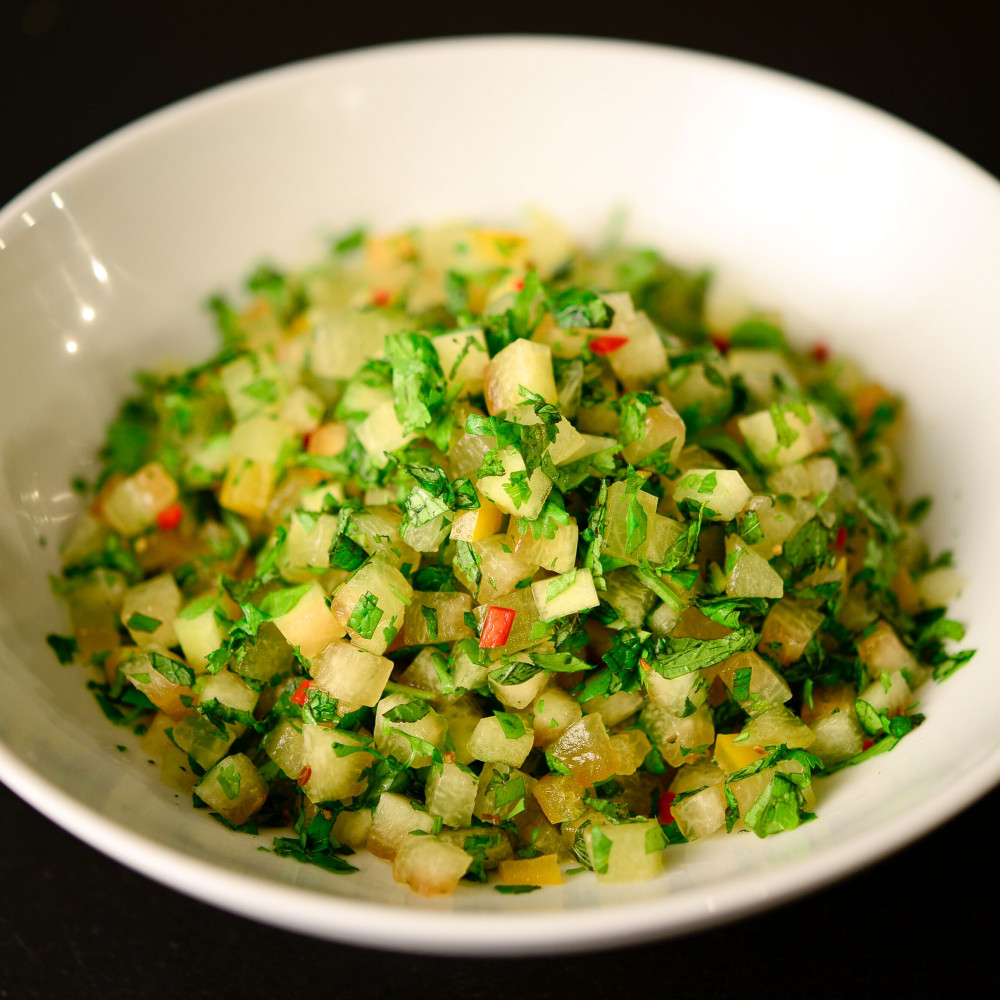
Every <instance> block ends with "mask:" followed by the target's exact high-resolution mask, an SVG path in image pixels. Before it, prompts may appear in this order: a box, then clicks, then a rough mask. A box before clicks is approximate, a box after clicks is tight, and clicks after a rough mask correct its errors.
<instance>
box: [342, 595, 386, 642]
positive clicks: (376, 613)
mask: <svg viewBox="0 0 1000 1000" xmlns="http://www.w3.org/2000/svg"><path fill="white" fill-rule="evenodd" d="M382 615H383V611H382V609H381V608H380V607H379V606H378V598H377V597H376V596H375V595H374V594H373V593H371V591H368V590H366V591H365V592H364V593H363V594H362V595H361V597H359V598H358V603H357V604H355V605H354V610H353V611H352V612H351V617H350V618H348V619H347V627H348V628H349V629H352V630H353V631H355V632H357V633H358V635H360V636H361V638H362V639H370V638H371V637H372V636H373V635H374V634H375V629H376V628H378V623H379V622H380V621H381V620H382Z"/></svg>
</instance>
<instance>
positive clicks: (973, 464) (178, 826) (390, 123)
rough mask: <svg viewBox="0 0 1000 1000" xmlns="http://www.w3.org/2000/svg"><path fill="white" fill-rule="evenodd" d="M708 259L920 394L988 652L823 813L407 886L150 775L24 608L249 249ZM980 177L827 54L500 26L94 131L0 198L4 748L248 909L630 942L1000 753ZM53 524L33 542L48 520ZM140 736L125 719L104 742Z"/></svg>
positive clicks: (831, 866)
mask: <svg viewBox="0 0 1000 1000" xmlns="http://www.w3.org/2000/svg"><path fill="white" fill-rule="evenodd" d="M529 203H537V204H539V205H542V206H545V207H546V208H548V209H550V210H551V211H552V212H553V213H554V214H556V215H557V216H559V217H561V218H562V219H564V220H566V221H567V222H568V223H569V224H570V225H571V227H572V228H573V229H574V230H575V231H577V232H578V233H580V234H581V235H583V236H585V237H586V236H594V235H595V234H596V233H597V232H598V230H599V228H600V226H601V224H602V223H603V222H604V221H605V220H606V218H607V216H608V213H609V211H610V210H611V209H612V208H613V207H614V206H616V205H620V204H623V205H627V206H628V207H630V208H631V210H632V215H631V218H632V225H631V235H632V236H634V237H636V238H643V239H647V240H649V241H651V242H653V243H655V244H656V245H657V246H659V247H661V248H662V249H663V250H664V251H666V252H667V253H668V254H670V255H672V256H674V257H675V258H677V259H679V260H681V261H684V262H688V263H697V264H701V263H710V264H713V265H715V266H717V268H718V270H719V272H721V273H722V274H723V275H724V276H726V277H727V278H728V279H730V280H731V281H733V282H734V283H736V284H738V285H742V286H744V287H745V288H747V289H751V290H753V293H754V295H755V298H756V300H757V301H758V303H760V304H762V305H768V306H774V307H778V308H780V309H781V310H783V311H784V313H785V315H786V317H787V318H788V321H789V323H790V326H791V329H792V330H793V331H797V333H798V335H799V337H800V338H802V339H803V340H805V339H806V338H811V337H814V336H817V335H818V334H820V333H821V334H822V336H823V337H824V338H825V339H826V340H827V342H828V343H829V344H830V345H831V346H832V348H833V349H834V350H836V351H845V352H849V353H851V354H854V355H856V356H857V357H858V358H860V359H862V360H863V362H864V363H865V364H866V365H867V367H868V368H869V369H870V370H871V371H872V372H873V373H875V375H877V376H878V377H879V378H881V379H882V380H883V381H884V382H885V383H886V384H888V385H890V386H893V387H895V388H898V389H900V390H902V391H903V393H904V394H905V395H906V396H907V397H908V399H909V401H910V403H911V404H912V418H911V421H910V434H909V447H908V463H909V464H908V477H907V479H908V491H909V492H910V493H911V494H912V495H917V494H919V493H922V492H934V493H935V494H936V496H937V498H938V503H937V505H936V507H935V508H934V512H933V514H932V516H931V519H930V521H929V528H930V534H931V536H932V538H933V539H934V541H935V543H936V544H938V545H939V546H941V547H944V546H950V547H953V548H954V549H955V552H956V557H957V561H958V563H959V564H960V566H961V567H962V569H963V570H964V571H965V573H966V574H967V575H968V577H969V580H970V585H969V587H968V589H967V593H966V595H965V597H964V598H963V599H962V601H961V602H960V603H959V605H958V607H957V612H958V614H959V616H960V617H962V618H964V619H965V620H967V621H968V622H969V624H970V626H971V627H970V630H969V641H970V644H972V645H975V646H978V647H979V649H980V652H979V655H978V656H977V657H976V658H975V659H974V660H973V661H972V663H971V664H970V665H969V666H968V667H966V668H964V669H963V670H962V671H960V672H959V673H958V674H957V675H956V676H955V677H954V678H952V679H951V680H950V681H949V682H948V683H947V684H945V685H943V686H941V687H934V686H931V687H930V688H929V689H928V690H926V691H925V692H924V693H923V694H922V696H921V701H922V704H923V706H924V710H925V711H926V714H927V717H928V719H927V722H926V724H925V725H924V726H922V727H921V728H920V729H918V730H917V731H916V732H915V733H913V734H912V735H910V736H908V737H907V738H906V739H905V740H904V741H903V742H902V743H901V744H900V745H899V746H898V747H897V748H896V749H895V750H894V751H893V752H892V753H891V754H889V755H887V756H885V757H882V758H879V759H878V760H876V761H873V762H871V763H869V764H867V765H865V766H863V767H858V768H852V769H849V770H848V771H847V772H844V773H841V774H839V775H837V776H836V777H835V778H834V779H831V780H830V781H828V782H826V783H825V784H823V785H821V787H820V796H819V808H818V816H819V818H818V819H817V820H816V821H815V822H813V823H810V824H807V825H806V826H804V827H802V828H800V829H799V830H797V831H795V832H793V833H790V834H784V835H782V836H778V837H773V838H769V839H767V840H758V839H756V838H754V837H751V836H749V835H746V836H735V837H730V838H727V837H724V836H717V837H713V838H710V839H709V840H708V841H705V842H701V843H698V844H695V845H690V846H685V847H682V848H673V849H671V850H670V851H669V853H668V856H667V858H668V864H667V871H666V873H665V874H664V876H663V877H662V878H661V879H659V880H658V881H655V882H651V883H644V884H639V885H632V886H622V887H598V886H597V885H596V884H595V883H594V881H593V879H592V877H591V876H589V875H582V876H576V877H574V878H571V879H569V880H568V882H567V884H566V885H565V886H564V887H563V888H550V889H545V890H543V891H541V892H537V893H532V894H530V895H527V896H515V897H509V896H501V895H499V894H498V893H495V892H493V891H492V890H489V889H486V890H483V889H480V888H476V887H465V886H463V887H460V889H459V891H458V892H457V893H455V895H454V896H452V897H449V898H446V899H442V900H436V901H431V902H428V901H425V900H422V899H420V898H418V897H416V896H414V895H411V894H410V893H409V892H408V891H407V890H404V889H402V888H400V887H398V886H396V885H395V884H394V883H393V882H392V880H391V877H390V872H389V866H387V865H385V864H383V863H381V862H374V859H368V860H370V861H371V862H372V863H370V864H369V863H364V862H363V867H364V869H365V871H364V873H363V874H360V875H355V876H350V877H335V876H331V875H328V874H327V873H325V872H322V871H319V870H317V869H313V868H310V867H306V866H301V865H296V864H294V863H292V862H290V861H287V860H281V859H278V858H276V857H274V856H272V855H270V854H267V853H264V852H261V851H258V850H257V849H256V848H257V846H258V844H259V843H268V842H269V840H268V839H267V838H261V840H260V841H257V842H255V841H254V839H252V838H248V837H242V836H240V835H237V834H233V833H230V832H229V831H227V830H225V829H223V828H222V827H220V826H218V825H217V824H214V823H211V822H209V821H208V820H207V819H206V818H205V816H204V815H201V814H198V813H196V812H194V811H193V810H192V809H191V806H190V803H188V802H187V801H181V800H179V799H178V798H177V797H176V796H175V795H174V793H173V792H171V791H170V790H169V789H167V788H166V787H165V786H163V785H161V784H160V783H159V781H158V779H157V769H155V768H153V767H149V766H148V765H147V764H146V762H145V760H144V758H143V757H142V756H141V755H140V754H139V752H138V751H137V750H136V749H134V748H135V740H134V739H133V738H132V737H131V734H130V733H128V732H127V731H122V730H117V729H115V728H114V727H112V726H110V725H109V724H108V723H107V722H106V721H105V720H104V718H103V717H102V716H101V714H100V713H99V711H98V710H97V706H96V705H95V704H94V702H93V700H92V698H91V696H90V695H89V694H88V693H87V692H86V691H85V690H84V687H83V680H84V678H83V676H82V675H81V673H80V672H79V671H78V670H77V669H76V668H67V667H60V666H58V665H57V664H56V663H55V662H54V660H53V657H52V656H51V653H50V652H49V650H48V649H47V648H46V647H45V645H44V641H43V636H44V635H45V634H46V633H47V632H49V631H53V630H58V629H59V627H60V626H62V625H63V622H64V615H63V612H62V610H61V608H60V606H59V605H58V604H57V602H56V601H55V600H54V599H53V597H52V596H51V595H50V593H49V587H48V582H47V573H48V572H50V571H51V570H53V569H54V568H55V566H56V562H57V560H56V557H55V552H54V549H55V543H56V542H58V541H59V539H60V537H61V535H62V533H63V531H64V529H65V526H66V522H67V520H68V519H69V518H71V517H72V516H73V514H74V512H75V511H76V510H77V505H78V502H77V499H76V497H75V496H74V494H73V493H72V492H71V491H70V490H69V487H68V484H69V482H70V479H71V477H72V476H74V475H76V474H80V473H87V472H88V471H91V470H92V468H93V466H92V460H91V456H92V455H93V453H94V451H95V449H96V447H97V445H98V444H99V442H100V440H101V435H102V428H103V426H104V425H105V422H106V421H107V420H108V418H109V417H110V416H111V415H112V413H113V411H114V409H115V407H116V404H117V402H118V400H119V399H120V398H121V397H122V396H123V395H124V393H125V392H126V391H127V389H128V376H129V374H130V373H131V372H132V371H133V370H134V369H136V368H137V367H139V366H142V365H149V364H151V363H155V362H157V361H159V360H161V359H163V358H164V357H165V356H181V357H184V358H186V359H189V360H195V359H197V358H199V357H202V356H204V355H205V354H206V353H207V352H208V351H209V349H210V345H212V344H213V339H212V333H211V331H210V327H209V322H208V320H207V318H206V316H205V314H204V312H203V310H202V309H201V303H202V302H203V300H204V298H205V296H206V294H207V293H208V292H210V291H212V290H214V289H217V288H220V287H233V286H235V285H236V283H237V281H238V279H239V278H240V277H241V275H243V274H244V273H245V272H246V271H247V270H248V268H249V267H250V266H251V265H252V264H253V263H255V262H256V261H257V260H258V259H259V258H261V257H264V256H268V257H271V258H273V259H276V260H278V261H281V262H288V263H303V262H306V261H308V260H309V258H310V257H312V256H314V255H316V254H317V253H319V252H320V249H321V243H320V238H321V237H322V236H323V235H325V234H327V233H329V232H331V231H335V230H338V229H344V228H346V227H347V226H349V225H351V224H353V223H355V222H357V221H359V220H360V221H367V222H370V223H373V224H375V225H376V226H398V225H401V224H406V223H409V222H412V221H417V220H424V221H429V220H435V219H438V218H441V217H444V216H468V217H474V218H480V219H495V220H505V219H510V218H512V217H514V216H515V215H516V213H517V212H518V210H520V209H521V208H522V207H523V206H525V205H526V204H529ZM998 232H1000V186H998V185H997V183H996V182H995V181H994V180H993V179H992V178H990V177H989V176H987V175H986V174H985V173H983V172H982V171H981V170H979V169H978V168H977V167H975V166H973V165H972V164H971V163H969V162H968V161H966V160H964V159H962V158H961V157H960V156H958V155H957V154H956V153H954V152H952V151H951V150H949V149H947V148H945V147H943V146H942V145H940V144H939V143H937V142H936V141H934V140H933V139H930V138H928V137H927V136H925V135H922V134H921V133H919V132H917V131H915V130H914V129H912V128H910V127H908V126H906V125H904V124H902V123H900V122H899V121H896V120H894V119H892V118H890V117H888V116H886V115H884V114H882V113H880V112H878V111H875V110H873V109H871V108H868V107H866V106H864V105H861V104H858V103H857V102H855V101H852V100H849V99H847V98H845V97H842V96H839V95H837V94H833V93H830V92H828V91H825V90H822V89H820V88H817V87H815V86H811V85H809V84H806V83H802V82H800V81H797V80H793V79H789V78H787V77H783V76H780V75H777V74H775V73H771V72H767V71H764V70H761V69H757V68H754V67H750V66H745V65H740V64H738V63H733V62H729V61H726V60H722V59H718V58H713V57H709V56H704V55H696V54H693V53H689V52H683V51H676V50H670V49H662V48H654V47H648V46H641V45H633V44H625V43H619V42H595V41H580V40H571V39H530V38H503V39H477V40H459V41H446V42H429V43H419V44H413V45H402V46H394V47H389V48H382V49H374V50H370V51H363V52H358V53H352V54H349V55H345V56H337V57H335V58H331V59H321V60H317V61H314V62H309V63H305V64H302V65H297V66H293V67H290V68H288V69H283V70H279V71H276V72H271V73H266V74H263V75H261V76H257V77H253V78H251V79H248V80H245V81H241V82H239V83H236V84H231V85H229V86H226V87H222V88H219V89H218V90H214V91H211V92H209V93H207V94H205V95H202V96H199V97H196V98H193V99H191V100H188V101H184V102H182V103H181V104H179V105H176V106H174V107H172V108H169V109H167V110H165V111H163V112H160V113H159V114H156V115H153V116H151V117H149V118H147V119H144V120H143V121H141V122H139V123H137V124H135V125H132V126H130V127H129V128H126V129H124V130H123V131H121V132H119V133H117V134H115V135H113V136H111V137H110V138H108V139H106V140H104V141H103V142H100V143H98V144H97V145H95V146H93V147H91V148H90V149H88V150H86V151H85V152H83V153H81V154H80V155H79V156H76V157H74V158H73V159H72V160H70V161H69V162H68V163H66V164H65V165H63V166H62V167H60V168H58V169H57V170H55V171H53V172H52V173H51V174H49V175H48V176H47V177H45V178H43V179H42V180H41V181H39V182H38V183H37V184H35V185H34V186H33V187H32V188H31V189H29V190H28V191H27V192H25V193H24V194H23V195H22V196H21V197H20V198H18V199H17V200H16V201H15V202H14V203H13V204H11V205H10V206H8V207H7V208H6V209H5V210H4V211H3V213H2V214H0V302H2V303H3V309H2V314H0V323H2V338H3V340H2V342H3V346H4V351H5V355H6V359H7V360H6V362H5V364H4V365H3V366H2V368H0V414H2V427H3V437H2V445H0V483H2V486H3V489H4V490H5V491H6V494H7V496H6V502H4V503H3V505H2V509H0V586H2V593H3V599H2V604H0V658H2V661H3V663H4V665H5V669H4V671H3V672H2V674H0V777H2V778H3V780H4V782H6V783H7V784H8V785H9V786H10V787H11V788H13V789H14V790H15V791H16V792H18V793H19V794H20V795H22V796H23V797H24V798H25V799H27V800H28V801H29V802H31V803H32V804H33V805H34V806H35V807H36V808H38V809H39V810H41V811H42V812H44V813H45V814H47V815H48V816H49V817H51V818H52V819H53V820H55V821H56V822H57V823H59V824H61V825H62V826H63V827H65V828H66V829H67V830H69V831H70V832H71V833H73V834H75V835H76V836H78V837H80V838H82V839H83V840H85V841H87V842H88V843H90V844H92V845H93V846H95V847H97V848H99V849H100V850H102V851H104V852H105V853H107V854H108V855H110V856H111V857H114V858H117V859H118V860H120V861H122V862H123V863H125V864H127V865H130V866H132V867H134V868H136V869H138V870H139V871H141V872H144V873H145V874H147V875H149V876H151V877H153V878H155V879H157V880H159V881H161V882H163V883H165V884H167V885H170V886H173V887H174V888H176V889H179V890H181V891H184V892H187V893H190V894H191V895H193V896H197V897H199V898H201V899H204V900H207V901H209V902H212V903H215V904H217V905H219V906H222V907H224V908H227V909H230V910H233V911H236V912H239V913H241V914H243V915H245V916H250V917H254V918H257V919H259V920H262V921H266V922H270V923H274V924H277V925H280V926H283V927H287V928H293V929H298V930H302V931H306V932H308V933H311V934H315V935H319V936H323V937H329V938H336V939H339V940H343V941H350V942H356V943H358V944H366V945H372V946H382V947H390V948H396V949H412V950H419V951H428V952H448V953H480V954H483V953H494V954H501V953H503V954H512V955H513V954H525V953H538V952H555V951H564V950H570V949H582V948H584V947H592V946H595V945H609V944H618V943H625V942H634V941H639V940H642V939H646V938H650V937H654V936H661V935H667V934H673V933H679V932H681V931H686V930H690V929H692V928H695V927H698V926H703V925H705V924H708V923H712V922H716V921H720V920H722V919H726V918H731V917H733V916H735V915H736V914H740V913H746V912H748V911H751V910H754V909H757V908H760V907H763V906H766V905H770V904H772V903H774V902H776V901H778V900H781V899H785V898H788V897H789V896H792V895H794V894H797V893H801V892H803V891H805V890H807V889H809V888H812V887H815V886H818V885H820V884H822V883H824V882H827V881H829V880H830V879H833V878H835V877H837V876H839V875H842V874H844V873H846V872H848V871H850V870H852V869H855V868H857V867H858V866H860V865H862V864H865V863H867V862H870V861H872V860H873V859H875V858H877V857H879V856H881V855H883V854H885V853H887V852H889V851H891V850H893V849H895V848H897V847H899V846H900V845H902V844H904V843H905V842H907V841H909V840H911V839H913V838H914V837H916V836H918V835H919V834H921V833H924V832H925V831H927V830H928V829H930V828H931V827H932V826H934V825H936V824H938V823H940V822H942V821H943V820H945V819H947V818H948V817H950V816H952V815H953V814H954V813H955V812H957V811H958V810H959V809H961V808H962V807H963V806H965V805H967V804H968V803H969V802H971V801H972V800H973V799H975V798H976V797H977V796H979V795H981V794H983V793H984V792H985V791H986V790H987V789H988V788H990V787H991V786H992V785H993V784H994V783H995V782H996V781H997V780H998V778H1000V726H998V725H997V724H996V719H997V717H998V715H1000V690H998V686H997V684H996V682H995V680H994V679H993V678H992V675H991V672H992V671H993V670H995V669H996V668H997V658H998V657H997V645H998V644H997V639H996V636H995V631H994V630H993V629H992V628H991V626H990V624H989V622H990V620H991V618H992V615H993V614H994V613H995V608H994V603H995V599H996V594H997V588H996V585H995V583H994V579H993V577H994V574H995V572H996V569H995V567H996V566H997V565H998V556H1000V544H998V531H1000V527H998V525H1000V519H998V518H997V517H996V515H995V507H996V491H997V485H998V482H997V475H996V472H995V470H994V467H993V465H992V462H991V460H990V458H989V454H990V452H989V449H988V447H983V446H984V445H987V442H988V440H989V438H988V435H989V434H991V433H992V432H993V431H994V430H996V428H997V427H998V426H1000V420H998V406H1000V393H998V392H997V390H996V386H995V377H994V372H993V366H992V362H993V360H994V358H995V350H996V349H995V346H994V344H995V337H996V331H997V329H998V323H1000V282H998V281H997V275H998V274H1000V241H998V239H997V233H998ZM41 538H45V539H46V540H47V541H48V543H49V545H48V547H47V548H42V547H40V539H41ZM120 742H121V743H126V744H128V745H129V746H130V747H132V748H133V749H132V751H131V752H129V753H124V754H123V753H118V752H116V751H115V749H114V747H115V744H117V743H120Z"/></svg>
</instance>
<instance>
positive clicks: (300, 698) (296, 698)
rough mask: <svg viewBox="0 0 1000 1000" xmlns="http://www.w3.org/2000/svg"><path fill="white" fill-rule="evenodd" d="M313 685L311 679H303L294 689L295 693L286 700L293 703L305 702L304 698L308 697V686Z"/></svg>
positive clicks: (302, 703)
mask: <svg viewBox="0 0 1000 1000" xmlns="http://www.w3.org/2000/svg"><path fill="white" fill-rule="evenodd" d="M312 686H313V682H312V681H303V682H302V683H301V684H300V685H299V686H298V687H297V688H296V689H295V694H293V695H292V696H291V698H289V699H288V700H289V701H290V702H291V703H292V704H293V705H304V704H305V703H306V698H308V697H309V688H311V687H312Z"/></svg>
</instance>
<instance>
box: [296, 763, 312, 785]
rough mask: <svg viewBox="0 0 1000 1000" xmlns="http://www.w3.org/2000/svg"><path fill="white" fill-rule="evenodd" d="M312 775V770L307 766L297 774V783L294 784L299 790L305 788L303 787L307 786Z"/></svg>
mask: <svg viewBox="0 0 1000 1000" xmlns="http://www.w3.org/2000/svg"><path fill="white" fill-rule="evenodd" d="M312 773H313V769H312V768H311V767H310V766H309V765H308V764H306V766H305V767H304V768H302V770H301V771H300V772H299V777H298V781H297V782H296V784H298V786H299V788H305V786H306V785H308V784H309V779H310V778H311V777H312Z"/></svg>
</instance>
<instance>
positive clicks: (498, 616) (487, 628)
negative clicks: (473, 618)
mask: <svg viewBox="0 0 1000 1000" xmlns="http://www.w3.org/2000/svg"><path fill="white" fill-rule="evenodd" d="M516 614H517V612H516V611H514V609H513V608H497V607H494V606H493V605H492V604H491V605H490V606H489V607H488V608H487V609H486V618H485V619H484V620H483V631H482V633H481V635H480V636H479V648H480V649H496V648H497V647H498V646H506V645H507V637H508V636H509V635H510V627H511V625H513V624H514V615H516Z"/></svg>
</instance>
